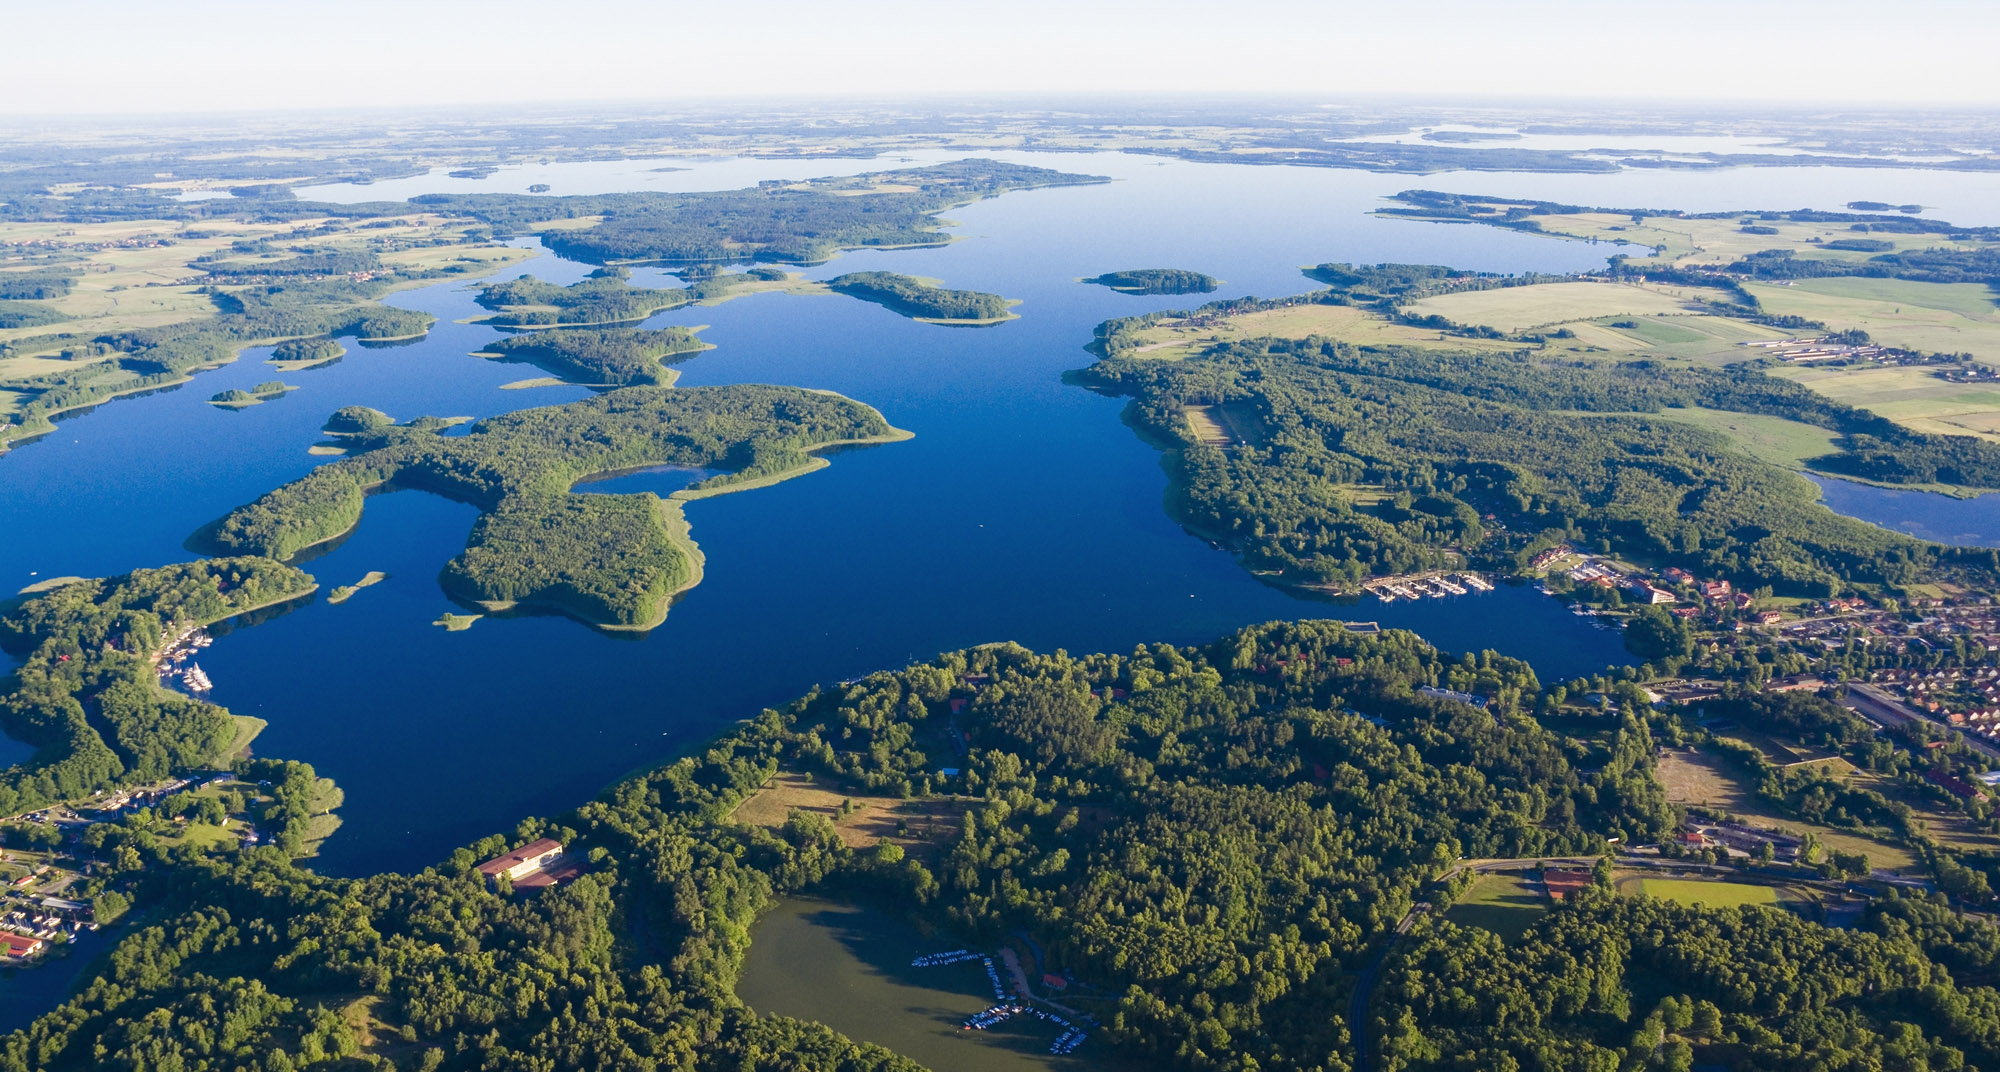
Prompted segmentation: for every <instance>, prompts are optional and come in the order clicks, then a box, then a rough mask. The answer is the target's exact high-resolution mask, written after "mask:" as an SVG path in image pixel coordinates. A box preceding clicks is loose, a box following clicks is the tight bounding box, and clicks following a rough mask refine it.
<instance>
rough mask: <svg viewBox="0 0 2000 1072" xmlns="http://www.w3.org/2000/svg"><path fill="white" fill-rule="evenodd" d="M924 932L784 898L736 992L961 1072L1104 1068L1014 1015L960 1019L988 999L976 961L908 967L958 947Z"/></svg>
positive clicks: (879, 916)
mask: <svg viewBox="0 0 2000 1072" xmlns="http://www.w3.org/2000/svg"><path fill="white" fill-rule="evenodd" d="M964 944H965V943H964V942H963V941H960V940H958V939H955V938H952V937H950V936H944V935H940V936H934V937H933V936H926V935H924V934H923V933H921V932H919V931H918V930H917V929H916V928H915V927H913V926H911V925H909V924H907V923H904V922H903V921H902V920H899V919H897V918H895V917H893V916H891V915H889V914H888V913H886V912H883V911H880V910H877V909H874V908H864V907H858V906H855V905H848V904H837V903H834V902H831V901H820V900H811V899H805V898H799V899H794V900H788V901H784V902H781V903H780V904H779V905H778V906H777V907H776V908H774V909H772V910H771V911H770V912H769V913H768V914H767V915H765V916H764V918H763V919H760V920H758V921H757V924H756V926H755V927H753V928H751V931H750V953H749V956H748V957H747V958H745V961H744V965H743V977H742V979H741V981H739V982H738V983H737V986H736V996H737V997H740V998H742V999H743V1001H744V1003H745V1004H747V1005H749V1006H750V1007H751V1008H752V1009H755V1010H756V1011H758V1012H760V1013H765V1014H769V1015H778V1016H790V1017H795V1018H797V1019H801V1020H816V1021H818V1022H820V1023H823V1024H826V1025H827V1026H829V1027H831V1028H833V1029H834V1030H836V1031H839V1032H840V1033H841V1034H843V1035H846V1036H848V1037H849V1038H853V1039H858V1040H860V1041H863V1042H873V1043H875V1044H877V1045H879V1046H885V1047H887V1048H889V1049H891V1050H894V1051H896V1052H897V1053H900V1054H902V1055H903V1056H905V1057H908V1058H910V1059H912V1060H914V1061H917V1062H918V1063H920V1064H923V1065H926V1066H928V1067H931V1068H949V1069H964V1070H966V1072H1049V1070H1051V1069H1076V1068H1083V1067H1085V1064H1086V1059H1090V1060H1089V1061H1088V1063H1089V1067H1092V1068H1096V1069H1102V1068H1104V1067H1105V1066H1104V1063H1103V1061H1102V1057H1103V1051H1102V1047H1101V1046H1100V1047H1097V1048H1096V1052H1093V1047H1092V1046H1091V1044H1090V1043H1089V1042H1088V1041H1086V1042H1085V1044H1084V1046H1083V1047H1082V1048H1081V1049H1080V1050H1079V1051H1078V1052H1077V1053H1076V1054H1075V1055H1072V1056H1066V1057H1055V1056H1051V1055H1050V1054H1049V1053H1048V1047H1049V1044H1050V1043H1051V1042H1053V1041H1055V1037H1056V1035H1057V1033H1058V1029H1057V1028H1055V1027H1053V1026H1051V1025H1049V1024H1046V1023H1043V1022H1042V1021H1039V1020H1036V1019H1035V1018H1034V1017H1030V1016H1023V1017H1015V1018H1013V1019H1010V1020H1006V1021H1003V1022H1002V1023H1000V1024H998V1025H995V1026H994V1027H991V1028H989V1029H987V1030H985V1031H976V1032H975V1031H963V1030H960V1028H959V1025H960V1024H962V1023H964V1022H965V1020H966V1018H967V1017H969V1016H971V1015H973V1014H974V1013H977V1012H980V1011H982V1010H984V1009H985V1008H987V1007H988V1006H990V1005H992V1004H993V992H992V989H991V987H990V985H989V984H988V982H987V979H986V972H985V970H984V968H982V967H981V966H980V963H979V962H978V961H976V960H974V961H962V962H960V963H957V964H948V965H943V966H940V967H934V968H913V967H911V966H910V961H911V960H913V959H915V958H916V957H917V956H919V955H921V954H925V953H937V952H943V951H948V950H953V949H959V948H962V947H963V946H964Z"/></svg>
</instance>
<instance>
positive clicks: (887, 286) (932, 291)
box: [826, 272, 1009, 321]
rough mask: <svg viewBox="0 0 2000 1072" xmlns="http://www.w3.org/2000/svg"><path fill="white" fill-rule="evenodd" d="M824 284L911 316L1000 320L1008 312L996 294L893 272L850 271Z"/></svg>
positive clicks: (964, 319) (928, 318) (1004, 300)
mask: <svg viewBox="0 0 2000 1072" xmlns="http://www.w3.org/2000/svg"><path fill="white" fill-rule="evenodd" d="M826 285H827V286H829V287H831V288H833V289H834V290H835V291H838V292H839V293H842V294H846V295H848V296H850V297H855V298H860V299H861V300H863V301H871V302H874V303H875V304H877V305H879V306H881V307H883V308H884V309H888V310H889V311H891V312H895V313H901V314H902V315H904V316H907V317H910V318H911V319H913V320H955V321H957V320H962V321H980V320H1001V319H1004V318H1006V317H1007V316H1008V315H1009V314H1008V312H1007V305H1008V302H1007V299H1005V298H1003V297H1001V296H1000V295H998V294H987V293H985V292H983V291H977V290H949V289H947V288H945V287H940V286H935V285H933V284H930V283H926V282H924V281H923V280H921V279H917V278H915V277H913V276H907V275H898V274H896V273H895V272H849V273H847V274H846V275H837V276H834V277H833V278H832V279H829V280H827V281H826Z"/></svg>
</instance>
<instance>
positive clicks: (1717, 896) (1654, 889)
mask: <svg viewBox="0 0 2000 1072" xmlns="http://www.w3.org/2000/svg"><path fill="white" fill-rule="evenodd" d="M1638 883H1639V891H1640V892H1642V893H1644V894H1645V895H1646V896H1648V897H1658V898H1660V899H1662V900H1667V901H1679V902H1680V903H1681V904H1685V905H1707V906H1708V907H1710V908H1732V907H1734V906H1736V905H1769V906H1771V907H1774V908H1775V907H1776V906H1777V904H1778V891H1777V890H1775V889H1773V888H1771V887H1769V886H1753V885H1750V884H1749V883H1747V882H1709V881H1705V880H1703V879H1693V878H1642V879H1640V880H1638Z"/></svg>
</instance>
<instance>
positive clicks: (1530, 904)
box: [1444, 871, 1549, 942]
mask: <svg viewBox="0 0 2000 1072" xmlns="http://www.w3.org/2000/svg"><path fill="white" fill-rule="evenodd" d="M1548 910H1549V899H1548V896H1547V895H1546V894H1545V893H1543V892H1542V887H1541V883H1539V882H1537V881H1536V880H1535V878H1534V877H1533V876H1532V875H1531V874H1529V873H1528V872H1525V871H1520V872H1514V871H1502V872H1496V873H1494V874H1490V875H1481V876H1479V879H1478V881H1476V882H1474V883H1473V884H1472V886H1471V887H1470V888H1469V889H1467V890H1466V891H1465V893H1464V894H1463V895H1462V896H1460V897H1459V899H1458V900H1457V901H1455V902H1453V904H1452V906H1451V907H1450V908H1449V909H1446V910H1445V914H1444V918H1446V919H1448V920H1450V921H1452V922H1453V923H1456V924H1458V925H1460V926H1463V927H1483V928H1485V929H1487V930H1489V931H1492V932H1493V933H1494V934H1497V935H1499V936H1500V937H1501V938H1503V939H1505V940H1506V941H1509V942H1511V941H1513V940H1514V939H1516V938H1519V937H1520V936H1521V935H1522V934H1524V933H1526V932H1527V930H1528V928H1529V927H1532V926H1534V925H1535V921H1536V920H1538V919H1540V918H1542V914H1543V913H1544V912H1547V911H1548Z"/></svg>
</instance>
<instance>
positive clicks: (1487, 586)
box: [1361, 570, 1494, 603]
mask: <svg viewBox="0 0 2000 1072" xmlns="http://www.w3.org/2000/svg"><path fill="white" fill-rule="evenodd" d="M1493 589H1494V584H1493V582H1492V581H1490V580H1487V579H1486V578H1485V577H1483V576H1481V575H1479V574H1477V573H1463V572H1447V571H1444V570H1431V571H1429V572H1425V573H1409V574H1403V575H1400V576H1395V577H1377V578H1376V579H1374V580H1372V581H1365V582H1363V583H1362V585H1361V590H1362V591H1363V592H1366V593H1368V594H1369V595H1371V596H1374V597H1375V598H1376V599H1379V600H1381V601H1382V602H1384V603H1394V602H1395V601H1397V600H1399V599H1411V600H1416V599H1437V598H1440V597H1443V596H1462V595H1468V594H1479V593H1485V592H1491V591H1493Z"/></svg>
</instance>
